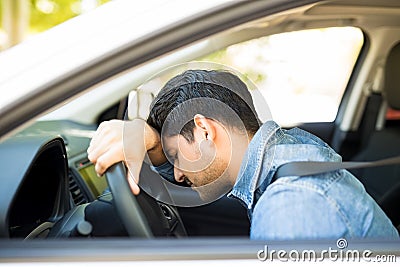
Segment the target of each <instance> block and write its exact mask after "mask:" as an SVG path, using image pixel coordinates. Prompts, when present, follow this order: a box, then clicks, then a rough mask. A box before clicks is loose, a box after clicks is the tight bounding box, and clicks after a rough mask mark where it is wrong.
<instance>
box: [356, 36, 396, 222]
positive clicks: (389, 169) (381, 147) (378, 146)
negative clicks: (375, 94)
mask: <svg viewBox="0 0 400 267" xmlns="http://www.w3.org/2000/svg"><path fill="white" fill-rule="evenodd" d="M382 94H383V98H384V100H385V102H386V103H387V105H388V107H390V108H391V109H394V110H398V111H400V43H397V44H396V45H395V46H394V47H393V48H392V49H391V50H390V52H389V54H388V57H387V59H386V64H385V70H384V84H383V89H382ZM398 155H400V121H395V123H393V124H391V125H389V124H388V123H386V124H385V125H384V127H383V128H382V129H381V130H374V131H373V132H372V133H371V135H370V137H369V139H368V141H367V144H366V146H365V148H364V149H362V150H361V151H360V152H359V153H358V154H357V155H356V156H355V157H354V158H353V161H374V160H379V159H384V158H389V157H394V156H398ZM355 174H356V176H357V177H358V178H359V180H360V181H361V182H362V183H363V184H364V186H365V188H366V190H367V192H368V193H369V194H370V195H371V196H372V197H373V198H374V199H375V200H376V201H377V202H378V204H380V206H381V207H382V209H383V210H384V211H385V212H386V214H387V215H388V217H389V218H390V219H391V220H392V222H393V224H394V225H395V226H399V225H400V211H399V205H398V203H400V165H390V166H383V167H375V168H368V169H360V170H358V171H356V172H355Z"/></svg>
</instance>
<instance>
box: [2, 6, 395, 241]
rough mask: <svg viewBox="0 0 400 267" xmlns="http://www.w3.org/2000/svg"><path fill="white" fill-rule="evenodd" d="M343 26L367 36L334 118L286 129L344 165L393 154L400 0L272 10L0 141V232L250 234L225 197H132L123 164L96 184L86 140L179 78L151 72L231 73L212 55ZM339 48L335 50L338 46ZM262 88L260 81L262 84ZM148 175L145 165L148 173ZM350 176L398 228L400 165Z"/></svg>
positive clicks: (136, 112)
mask: <svg viewBox="0 0 400 267" xmlns="http://www.w3.org/2000/svg"><path fill="white" fill-rule="evenodd" d="M348 27H351V28H355V29H358V30H360V31H361V33H362V34H361V35H360V36H361V40H362V41H361V46H360V47H359V49H358V50H357V49H356V50H357V53H356V55H355V57H354V61H352V62H353V63H351V64H350V65H349V66H350V67H349V72H348V75H347V76H344V85H343V89H340V90H339V89H338V92H339V91H340V93H338V99H339V101H338V105H337V107H336V110H335V114H334V118H333V119H332V120H322V121H318V120H312V121H298V122H297V123H294V124H292V123H290V124H288V125H282V127H283V128H290V127H294V126H295V127H299V128H302V129H304V130H307V131H309V132H311V133H313V134H315V135H317V136H318V137H320V138H321V139H323V140H324V141H325V142H327V143H328V144H329V145H330V146H332V147H333V148H334V149H335V150H336V151H337V152H338V153H339V154H340V155H342V157H343V161H374V160H379V159H384V158H389V157H393V156H398V155H400V75H399V70H400V3H399V2H398V1H388V0H385V1H367V0H365V1H356V0H350V1H335V0H333V1H322V2H319V3H313V4H308V5H304V6H299V7H296V8H293V9H290V10H285V11H283V12H278V13H273V12H272V11H271V14H266V15H264V16H263V17H261V18H257V19H255V20H251V21H249V22H246V23H244V24H241V25H238V26H235V27H232V28H230V29H226V30H224V31H221V32H218V33H215V34H211V35H210V36H208V37H207V38H205V39H201V40H198V41H196V42H194V43H193V44H190V45H186V46H184V47H182V48H180V49H178V50H176V51H173V52H171V53H168V54H167V55H165V56H163V57H158V58H157V59H155V60H152V61H150V62H148V63H146V64H143V65H140V66H136V67H134V68H132V69H129V70H126V71H124V72H122V73H118V74H116V75H114V76H113V77H111V78H109V79H107V80H106V81H103V82H102V83H99V84H94V85H93V86H92V87H91V88H90V89H89V90H87V92H85V94H81V95H79V97H76V98H74V99H71V100H69V101H67V103H65V104H64V105H63V106H60V107H58V108H57V109H55V110H52V111H51V112H49V113H48V114H46V115H44V116H42V117H41V118H40V119H38V120H36V121H34V122H32V123H30V124H29V125H28V126H27V127H25V128H23V129H21V130H19V131H18V132H16V133H15V134H13V135H12V136H10V137H8V138H6V139H5V140H2V141H1V142H0V166H1V169H2V170H3V173H2V174H1V176H0V177H1V179H0V180H1V181H2V186H1V189H0V190H1V193H0V203H1V204H0V216H1V218H0V237H1V238H7V239H38V238H71V237H80V238H83V237H127V236H129V237H145V238H152V237H173V238H187V237H199V236H201V237H210V236H213V237H248V236H249V231H250V222H249V219H248V216H247V210H246V209H245V208H244V207H243V206H242V205H241V204H240V203H239V202H238V201H237V200H234V199H230V198H228V197H226V196H223V197H222V198H220V199H219V200H217V201H215V202H213V203H210V204H207V205H203V206H199V207H175V206H173V205H170V204H166V203H162V202H159V201H157V200H155V199H154V198H152V197H151V196H149V195H148V194H147V193H146V192H143V191H142V192H141V194H140V195H139V196H138V197H134V196H133V195H132V194H131V193H130V191H129V187H128V184H127V181H126V180H125V179H124V177H125V173H124V171H125V169H124V167H123V166H122V165H121V164H119V165H117V166H115V167H113V168H112V170H110V171H109V172H108V173H106V175H105V176H102V177H98V176H97V175H96V173H95V170H94V166H93V164H92V163H91V162H90V161H89V160H88V158H87V152H86V150H87V148H88V146H89V143H90V140H91V137H92V135H93V133H94V131H95V130H96V129H97V127H98V125H99V124H100V123H101V122H102V121H106V120H111V119H132V118H135V117H141V118H146V116H147V114H148V107H149V105H150V103H151V101H152V99H154V96H155V95H156V94H157V93H158V91H159V89H160V88H161V86H162V83H163V82H165V81H166V80H167V79H168V78H170V77H172V75H174V73H175V72H173V71H171V72H169V73H168V75H167V76H162V77H161V78H160V79H159V77H160V75H157V73H159V72H161V71H162V70H164V69H165V68H167V67H169V66H171V65H176V64H182V63H185V62H194V61H202V60H207V61H215V63H218V64H226V65H229V66H231V65H234V64H233V63H232V62H226V61H224V59H223V58H218V57H217V56H215V55H216V54H215V53H217V54H218V52H219V51H227V50H226V49H229V47H233V46H235V45H237V44H243V43H246V42H248V41H251V40H256V39H260V38H263V37H270V36H277V35H279V34H285V33H296V32H300V31H307V30H315V29H319V30H321V29H322V30H321V32H324V30H325V29H331V28H334V29H336V28H348ZM269 42H270V43H269V45H270V44H271V43H273V39H269ZM336 45H337V46H336V48H337V49H339V48H340V47H341V45H342V44H341V43H338V44H336ZM343 46H344V44H343ZM220 53H222V52H220ZM224 53H225V52H224ZM286 53H288V54H289V52H286ZM328 53H330V52H329V51H328ZM210 55H213V56H211V57H210ZM312 57H313V55H312V54H306V55H305V58H312ZM280 64H281V63H280ZM282 64H283V63H282ZM328 64H329V62H327V65H328ZM233 67H235V66H233ZM316 67H317V68H320V69H323V68H327V67H326V66H325V65H321V66H316ZM329 71H330V69H327V71H325V74H327V75H330V74H329ZM256 74H257V73H256ZM149 77H153V78H151V79H150V78H149ZM252 77H258V76H257V75H255V76H252ZM316 79H317V78H316ZM321 80H322V82H324V78H321ZM260 84H262V83H261V82H260ZM260 84H258V83H257V82H256V86H257V87H260ZM259 90H260V91H262V90H263V89H262V88H261V89H260V88H259ZM282 90H283V89H282ZM321 90H324V88H321ZM267 92H269V91H267ZM264 96H265V95H264ZM284 96H285V94H283V95H282V97H283V98H280V99H279V98H276V99H275V98H274V100H276V101H277V103H278V104H279V105H281V106H284V107H286V109H287V110H289V113H288V114H289V116H292V115H293V114H294V113H296V110H292V109H290V106H285V105H288V104H285V98H284ZM266 101H267V102H268V101H269V100H268V99H266ZM98 103H101V104H98ZM309 103H312V102H307V103H306V104H305V105H308V104H309ZM300 104H301V103H300ZM301 107H302V106H300V108H301ZM256 108H257V107H256ZM261 108H262V107H261ZM319 108H320V106H316V107H315V108H314V110H313V111H312V112H313V114H316V113H319V112H320V110H319ZM271 111H272V113H274V110H272V105H271ZM16 162H18V163H17V164H16ZM9 166H17V167H13V168H10V167H9ZM146 171H147V172H149V170H148V166H145V165H144V167H143V170H142V175H143V176H145V175H146V173H145V172H146ZM352 172H353V173H354V174H355V175H356V176H357V178H359V180H360V181H361V182H362V183H363V185H364V186H365V188H366V190H367V192H368V193H369V194H370V195H371V196H372V197H373V198H374V199H375V200H376V201H377V202H378V204H379V205H380V206H381V207H382V209H383V210H384V211H385V213H386V214H387V215H388V217H389V218H390V219H391V221H392V222H393V224H394V225H395V226H396V227H397V229H398V230H400V210H399V207H398V203H399V201H400V180H399V178H400V165H399V164H397V165H391V166H384V167H374V168H370V169H358V170H353V171H352Z"/></svg>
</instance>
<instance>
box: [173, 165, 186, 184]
mask: <svg viewBox="0 0 400 267" xmlns="http://www.w3.org/2000/svg"><path fill="white" fill-rule="evenodd" d="M174 177H175V181H177V182H180V183H181V182H183V181H185V179H184V177H185V175H184V174H183V172H182V171H181V170H180V169H179V168H177V167H174Z"/></svg>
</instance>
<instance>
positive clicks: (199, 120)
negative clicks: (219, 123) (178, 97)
mask: <svg viewBox="0 0 400 267" xmlns="http://www.w3.org/2000/svg"><path fill="white" fill-rule="evenodd" d="M193 121H194V124H195V125H196V127H197V128H198V129H199V130H200V131H201V133H202V135H203V138H204V139H206V140H212V141H214V139H215V133H216V129H215V125H214V121H213V120H211V119H209V118H206V117H204V116H203V115H201V114H196V115H194V117H193Z"/></svg>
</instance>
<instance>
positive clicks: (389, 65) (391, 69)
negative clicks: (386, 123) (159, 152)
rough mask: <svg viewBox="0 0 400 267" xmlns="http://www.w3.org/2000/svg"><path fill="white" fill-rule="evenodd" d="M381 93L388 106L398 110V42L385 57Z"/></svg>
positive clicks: (399, 62)
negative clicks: (383, 83) (383, 82)
mask: <svg viewBox="0 0 400 267" xmlns="http://www.w3.org/2000/svg"><path fill="white" fill-rule="evenodd" d="M383 93H384V96H385V99H386V101H387V102H388V104H389V106H390V107H391V108H393V109H397V110H400V43H397V44H396V45H395V46H394V47H393V48H392V49H391V50H390V52H389V55H388V57H387V60H386V66H385V85H384V87H383Z"/></svg>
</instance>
